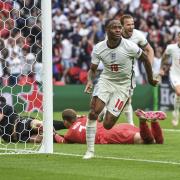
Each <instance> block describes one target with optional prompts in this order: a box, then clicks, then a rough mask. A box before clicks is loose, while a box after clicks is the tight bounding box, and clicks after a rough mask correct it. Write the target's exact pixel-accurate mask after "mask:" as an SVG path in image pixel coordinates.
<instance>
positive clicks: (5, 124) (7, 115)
mask: <svg viewBox="0 0 180 180" xmlns="http://www.w3.org/2000/svg"><path fill="white" fill-rule="evenodd" d="M53 126H54V135H55V134H56V133H55V130H57V129H65V128H66V127H65V126H64V124H62V122H59V121H53ZM42 127H43V126H42V121H40V120H38V119H35V118H33V117H27V116H23V117H22V116H20V115H19V114H18V113H16V112H15V110H14V109H13V107H12V106H10V105H8V104H6V99H5V98H4V97H2V96H0V136H1V137H2V139H3V140H4V141H5V142H36V143H40V142H41V141H42V138H43V136H42V132H43V128H42ZM57 136H58V135H56V137H57Z"/></svg>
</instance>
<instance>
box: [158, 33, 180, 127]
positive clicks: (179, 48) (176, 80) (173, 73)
mask: <svg viewBox="0 0 180 180" xmlns="http://www.w3.org/2000/svg"><path fill="white" fill-rule="evenodd" d="M169 58H171V61H172V65H171V67H170V72H169V75H170V81H171V85H172V87H173V88H174V90H175V97H174V111H173V113H172V114H173V119H172V124H173V126H177V125H178V123H179V108H180V32H179V33H178V34H177V43H175V44H169V45H167V47H166V50H165V52H164V54H163V56H162V61H161V71H160V74H161V75H164V71H163V68H162V67H163V66H164V64H165V63H166V61H167V60H168V59H169Z"/></svg>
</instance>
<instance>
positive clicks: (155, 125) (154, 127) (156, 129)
mask: <svg viewBox="0 0 180 180" xmlns="http://www.w3.org/2000/svg"><path fill="white" fill-rule="evenodd" d="M151 132H152V134H153V136H154V139H155V141H156V143H157V144H163V142H164V138H163V133H162V129H161V127H160V125H159V122H158V121H155V122H151Z"/></svg>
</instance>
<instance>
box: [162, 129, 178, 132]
mask: <svg viewBox="0 0 180 180" xmlns="http://www.w3.org/2000/svg"><path fill="white" fill-rule="evenodd" d="M163 131H168V132H180V129H163Z"/></svg>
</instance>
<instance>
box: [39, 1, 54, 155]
mask: <svg viewBox="0 0 180 180" xmlns="http://www.w3.org/2000/svg"><path fill="white" fill-rule="evenodd" d="M41 8H42V10H41V12H42V58H43V67H44V68H43V94H44V96H43V97H44V98H43V111H44V113H43V126H44V131H43V143H42V148H41V151H40V152H44V153H53V86H52V14H51V9H52V8H51V1H47V0H41Z"/></svg>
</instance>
